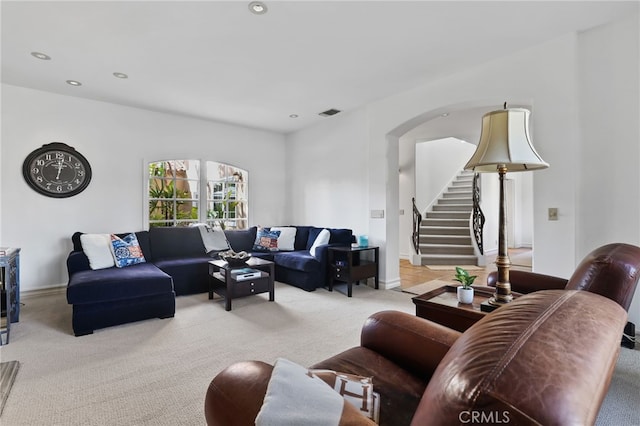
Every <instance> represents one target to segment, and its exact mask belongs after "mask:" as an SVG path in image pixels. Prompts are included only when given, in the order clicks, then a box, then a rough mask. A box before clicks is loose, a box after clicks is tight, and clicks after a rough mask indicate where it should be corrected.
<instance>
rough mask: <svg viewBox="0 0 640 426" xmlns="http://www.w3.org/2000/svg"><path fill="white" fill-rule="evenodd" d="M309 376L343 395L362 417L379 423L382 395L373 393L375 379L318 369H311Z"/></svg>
mask: <svg viewBox="0 0 640 426" xmlns="http://www.w3.org/2000/svg"><path fill="white" fill-rule="evenodd" d="M308 375H309V376H310V377H318V378H320V379H322V380H323V381H324V382H325V383H327V384H328V385H329V386H331V387H332V388H333V390H335V391H336V392H338V393H339V394H340V395H342V397H343V398H344V400H345V401H347V402H349V403H350V404H351V405H353V406H354V407H356V408H357V409H358V410H360V413H362V415H364V416H366V417H368V418H370V419H371V420H373V421H374V422H375V423H378V420H379V416H380V394H379V393H377V392H374V391H373V378H371V377H363V376H357V375H355V374H348V373H339V372H336V371H333V370H318V369H309V373H308Z"/></svg>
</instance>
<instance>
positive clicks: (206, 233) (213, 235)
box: [191, 223, 229, 253]
mask: <svg viewBox="0 0 640 426" xmlns="http://www.w3.org/2000/svg"><path fill="white" fill-rule="evenodd" d="M191 226H196V227H197V228H198V229H199V230H200V236H201V237H202V244H204V250H205V253H209V252H210V251H222V250H229V242H228V241H227V236H226V235H225V233H224V231H223V230H222V229H220V228H212V227H211V226H209V225H207V224H206V223H196V224H192V225H191Z"/></svg>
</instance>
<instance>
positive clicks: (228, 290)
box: [209, 257, 275, 311]
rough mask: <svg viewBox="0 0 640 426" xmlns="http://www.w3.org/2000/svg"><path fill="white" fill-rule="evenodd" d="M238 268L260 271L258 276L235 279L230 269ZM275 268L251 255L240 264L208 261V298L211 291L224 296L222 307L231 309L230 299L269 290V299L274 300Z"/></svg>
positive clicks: (271, 263)
mask: <svg viewBox="0 0 640 426" xmlns="http://www.w3.org/2000/svg"><path fill="white" fill-rule="evenodd" d="M240 268H252V269H257V270H259V271H261V275H260V277H256V278H251V279H248V280H236V279H235V278H234V277H233V275H232V274H231V271H232V270H234V269H240ZM274 277H275V270H274V264H273V262H271V261H268V260H264V259H260V258H256V257H252V258H251V259H249V260H248V261H247V263H246V264H244V265H242V266H235V267H232V266H229V264H228V263H227V262H226V261H224V260H211V261H209V299H213V293H216V294H219V295H220V296H222V297H224V309H225V310H226V311H230V310H231V301H232V300H233V299H236V298H238V297H245V296H251V295H254V294H260V293H266V292H269V301H270V302H273V301H274V300H275V286H274Z"/></svg>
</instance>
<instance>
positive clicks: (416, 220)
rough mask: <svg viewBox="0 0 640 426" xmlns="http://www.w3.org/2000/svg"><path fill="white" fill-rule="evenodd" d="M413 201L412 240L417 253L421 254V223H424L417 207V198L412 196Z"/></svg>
mask: <svg viewBox="0 0 640 426" xmlns="http://www.w3.org/2000/svg"><path fill="white" fill-rule="evenodd" d="M411 202H412V203H413V233H412V234H411V241H413V248H414V250H415V251H416V253H417V254H420V224H421V223H422V214H420V210H418V207H416V199H415V198H411Z"/></svg>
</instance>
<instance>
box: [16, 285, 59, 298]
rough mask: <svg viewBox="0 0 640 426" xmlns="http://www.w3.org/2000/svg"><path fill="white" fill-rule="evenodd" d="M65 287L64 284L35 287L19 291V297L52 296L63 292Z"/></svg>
mask: <svg viewBox="0 0 640 426" xmlns="http://www.w3.org/2000/svg"><path fill="white" fill-rule="evenodd" d="M66 289H67V286H66V284H58V285H54V286H50V287H45V288H36V289H34V290H23V291H20V298H22V299H24V298H29V297H39V296H52V295H57V294H60V293H64V292H65V291H66Z"/></svg>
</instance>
